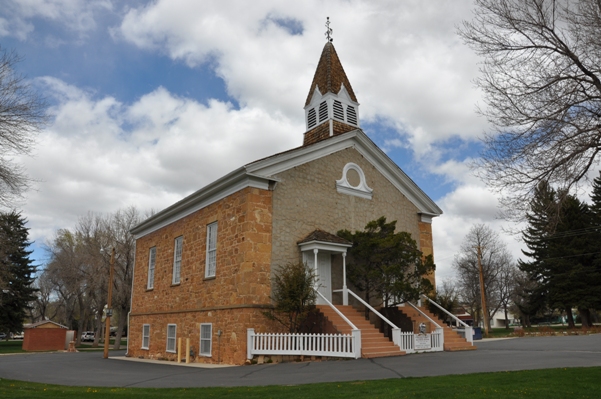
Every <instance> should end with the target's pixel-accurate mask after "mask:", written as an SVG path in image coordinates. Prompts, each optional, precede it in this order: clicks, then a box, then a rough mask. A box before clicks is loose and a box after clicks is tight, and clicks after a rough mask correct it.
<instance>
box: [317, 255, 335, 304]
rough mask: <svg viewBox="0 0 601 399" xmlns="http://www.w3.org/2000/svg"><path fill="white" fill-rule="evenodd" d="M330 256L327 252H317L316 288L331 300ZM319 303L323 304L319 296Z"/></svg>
mask: <svg viewBox="0 0 601 399" xmlns="http://www.w3.org/2000/svg"><path fill="white" fill-rule="evenodd" d="M331 260H332V257H331V256H330V254H328V253H321V252H320V253H318V254H317V287H318V288H317V289H318V291H319V292H320V293H321V295H323V296H325V297H326V298H327V300H328V301H330V302H332V264H331ZM317 303H318V304H319V305H325V302H324V301H323V299H321V297H320V296H318V298H317Z"/></svg>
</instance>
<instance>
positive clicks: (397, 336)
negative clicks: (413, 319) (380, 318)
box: [392, 328, 401, 347]
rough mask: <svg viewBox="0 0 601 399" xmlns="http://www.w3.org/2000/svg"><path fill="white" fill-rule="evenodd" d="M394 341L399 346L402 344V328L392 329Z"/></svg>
mask: <svg viewBox="0 0 601 399" xmlns="http://www.w3.org/2000/svg"><path fill="white" fill-rule="evenodd" d="M392 342H393V343H394V344H395V345H396V346H398V347H400V346H401V329H400V328H393V329H392Z"/></svg>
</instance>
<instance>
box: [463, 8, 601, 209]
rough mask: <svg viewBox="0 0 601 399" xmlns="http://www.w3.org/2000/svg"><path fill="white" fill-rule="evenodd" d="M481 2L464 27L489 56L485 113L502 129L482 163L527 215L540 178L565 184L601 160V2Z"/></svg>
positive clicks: (488, 140) (491, 180)
mask: <svg viewBox="0 0 601 399" xmlns="http://www.w3.org/2000/svg"><path fill="white" fill-rule="evenodd" d="M475 4H476V7H475V11H474V18H473V20H472V21H466V22H464V23H463V25H462V27H460V29H459V34H460V36H462V38H463V39H464V40H465V42H466V43H467V44H468V45H469V46H470V47H471V48H472V49H474V50H475V51H476V53H477V54H478V55H480V56H482V57H483V62H482V66H481V77H480V78H478V79H477V80H476V83H477V85H478V86H479V87H480V88H481V89H482V90H483V92H484V94H485V102H486V105H487V107H485V108H484V109H481V110H479V111H480V112H481V113H482V114H483V115H484V116H486V117H487V118H488V120H489V121H490V122H491V124H492V125H493V126H494V127H495V130H494V131H493V132H491V133H489V134H487V135H486V136H485V138H484V145H485V149H484V151H483V154H482V158H481V160H480V161H479V162H478V163H477V166H479V167H481V168H480V169H479V170H480V172H481V177H483V179H484V180H485V181H486V182H487V183H488V184H489V185H490V186H491V187H493V188H495V189H497V190H499V191H500V192H502V194H503V195H505V198H504V205H506V209H507V210H508V215H509V216H518V215H523V212H522V211H523V209H524V208H523V206H525V205H526V204H527V203H528V202H527V199H529V198H530V197H531V193H532V192H533V190H534V188H535V187H536V185H537V184H538V183H539V182H541V181H547V182H549V183H550V184H552V185H554V186H557V187H560V188H563V189H565V190H566V192H567V191H568V189H569V188H570V187H572V186H574V185H578V182H579V181H582V179H583V178H586V176H587V173H588V172H589V170H590V169H591V167H592V166H593V165H595V164H597V163H598V162H599V151H600V150H601V145H600V144H599V143H601V2H600V1H598V0H574V1H567V0H566V1H558V0H475ZM512 210H513V212H511V211H512Z"/></svg>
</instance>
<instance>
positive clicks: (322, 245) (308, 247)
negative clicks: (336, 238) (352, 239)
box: [298, 240, 353, 253]
mask: <svg viewBox="0 0 601 399" xmlns="http://www.w3.org/2000/svg"><path fill="white" fill-rule="evenodd" d="M298 246H299V247H300V250H301V252H305V251H312V250H314V249H317V250H318V251H328V252H336V253H346V249H347V248H350V247H352V246H353V244H341V243H335V242H325V241H317V240H313V241H308V242H303V243H301V244H298Z"/></svg>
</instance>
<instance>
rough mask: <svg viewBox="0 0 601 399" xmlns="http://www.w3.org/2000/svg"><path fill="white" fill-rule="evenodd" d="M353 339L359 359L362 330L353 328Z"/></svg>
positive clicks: (356, 357)
mask: <svg viewBox="0 0 601 399" xmlns="http://www.w3.org/2000/svg"><path fill="white" fill-rule="evenodd" d="M353 341H354V342H353V346H354V349H355V359H359V358H360V357H361V330H353Z"/></svg>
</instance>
